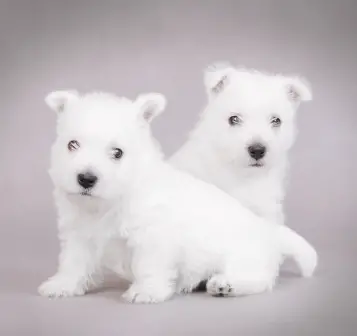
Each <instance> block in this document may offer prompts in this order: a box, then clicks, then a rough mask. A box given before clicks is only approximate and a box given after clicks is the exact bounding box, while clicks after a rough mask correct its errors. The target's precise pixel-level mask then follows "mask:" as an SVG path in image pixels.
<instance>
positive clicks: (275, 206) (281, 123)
mask: <svg viewBox="0 0 357 336" xmlns="http://www.w3.org/2000/svg"><path fill="white" fill-rule="evenodd" d="M205 86H206V89H207V92H208V98H209V101H208V104H207V106H206V108H205V110H204V111H203V113H202V115H201V117H200V120H199V122H198V124H197V125H196V127H195V128H194V129H193V131H192V132H191V134H190V136H189V139H188V141H187V142H186V143H185V144H184V145H183V146H182V147H181V148H180V149H179V150H178V151H177V152H176V153H175V154H174V155H173V156H172V157H171V159H170V161H171V163H172V164H173V165H175V166H176V167H178V168H180V169H182V170H186V171H188V172H190V173H191V174H193V175H194V176H196V177H199V178H201V179H203V180H205V181H207V182H210V183H213V184H215V185H216V186H218V187H219V188H221V189H223V190H224V191H226V192H228V193H229V194H230V195H232V196H233V197H235V198H236V199H238V200H239V201H240V202H241V203H242V204H243V205H245V206H247V207H249V208H250V209H251V210H252V211H254V213H256V214H258V215H260V216H262V217H264V218H266V219H268V220H271V221H272V222H274V223H280V224H283V223H284V215H283V209H282V201H283V199H284V194H285V185H284V182H285V177H286V171H287V166H288V158H287V153H288V150H289V149H290V147H291V146H292V144H293V142H294V139H295V136H296V125H295V112H296V110H297V108H298V106H299V104H300V102H301V101H307V100H311V99H312V95H311V91H310V88H309V86H308V85H307V83H306V82H305V81H304V80H303V79H301V78H298V77H285V76H281V75H269V74H264V73H261V72H258V71H255V70H247V69H237V68H234V67H232V66H231V65H229V64H224V63H222V64H214V65H212V66H210V67H209V68H208V69H207V70H206V72H205Z"/></svg>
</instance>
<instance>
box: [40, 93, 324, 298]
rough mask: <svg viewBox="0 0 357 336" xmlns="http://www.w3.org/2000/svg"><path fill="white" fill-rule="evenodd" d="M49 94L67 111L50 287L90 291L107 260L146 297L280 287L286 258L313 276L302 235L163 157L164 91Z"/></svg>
mask: <svg viewBox="0 0 357 336" xmlns="http://www.w3.org/2000/svg"><path fill="white" fill-rule="evenodd" d="M46 100H47V103H48V105H49V106H50V107H52V108H53V109H54V110H56V111H57V112H58V125H57V130H58V134H57V135H58V136H57V140H56V142H55V144H54V146H53V150H52V166H51V170H50V174H51V176H52V179H53V182H54V185H55V198H56V203H57V206H58V210H59V233H60V239H61V248H62V251H61V255H60V265H59V269H58V273H57V274H56V275H55V276H54V277H52V278H50V279H49V280H48V281H47V282H45V283H44V284H43V285H42V286H41V287H40V289H39V291H40V293H41V294H43V295H46V296H71V295H80V294H83V293H85V291H86V290H87V289H88V287H89V284H90V282H91V278H92V276H93V275H94V274H95V272H96V271H98V270H100V268H101V267H103V266H106V267H109V268H112V269H113V270H115V271H117V272H118V273H119V275H121V276H124V277H126V278H127V279H129V280H131V282H132V284H131V286H130V288H129V289H128V290H127V291H126V292H125V293H124V295H123V296H124V298H125V299H126V300H127V301H129V302H137V303H140V302H142V303H150V302H162V301H165V300H167V299H169V298H170V297H171V296H172V295H173V294H174V293H175V292H176V293H182V292H190V291H191V290H192V289H193V288H194V287H195V286H197V284H198V283H199V282H200V281H201V280H202V279H209V280H208V283H207V290H208V293H210V294H211V295H214V296H238V295H249V294H256V293H261V292H264V291H267V290H271V289H272V288H273V286H274V283H275V279H276V277H277V275H278V271H279V266H280V263H281V260H282V257H285V256H287V257H292V258H294V259H295V260H296V262H297V263H298V265H299V267H300V269H301V272H302V274H303V276H306V277H308V276H311V275H312V274H313V271H314V269H315V267H316V264H317V255H316V252H315V250H314V249H313V247H311V246H310V245H309V244H308V243H307V242H306V241H305V240H304V239H303V238H302V237H301V236H299V235H298V234H296V233H295V232H293V231H292V230H290V229H289V228H287V227H285V226H278V225H273V224H271V223H269V222H267V221H265V220H264V219H262V218H260V217H259V216H257V215H255V214H254V213H253V212H251V211H250V210H248V209H247V208H245V207H243V206H242V205H241V204H240V203H239V202H238V201H236V200H235V199H234V198H232V197H230V196H229V195H228V194H226V193H225V192H223V191H221V190H220V189H218V188H217V187H215V186H213V185H210V184H208V183H206V182H203V181H200V180H198V179H196V178H195V177H192V176H191V175H189V174H187V173H184V172H181V171H179V170H176V169H175V168H173V167H172V166H170V165H169V164H168V163H166V162H164V161H163V157H162V153H161V151H160V148H159V145H158V144H157V143H156V141H155V140H154V139H153V137H152V135H151V130H150V126H149V123H150V122H151V121H152V119H153V118H154V117H155V116H156V115H158V114H159V113H160V112H162V111H163V109H164V107H165V105H166V101H165V98H164V97H163V96H162V95H160V94H148V95H141V96H139V97H138V98H137V99H136V100H135V101H134V102H132V101H130V100H128V99H126V98H118V97H116V96H113V95H109V94H105V93H94V94H88V95H84V96H79V95H78V94H76V93H71V92H54V93H52V94H50V95H49V96H48V97H47V99H46Z"/></svg>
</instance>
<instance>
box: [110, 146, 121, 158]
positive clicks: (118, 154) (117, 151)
mask: <svg viewBox="0 0 357 336" xmlns="http://www.w3.org/2000/svg"><path fill="white" fill-rule="evenodd" d="M112 156H113V159H115V160H119V159H120V158H121V157H122V156H123V151H122V150H121V149H120V148H113V149H112Z"/></svg>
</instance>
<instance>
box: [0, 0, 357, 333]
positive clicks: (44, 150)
mask: <svg viewBox="0 0 357 336" xmlns="http://www.w3.org/2000/svg"><path fill="white" fill-rule="evenodd" d="M356 34H357V2H356V1H354V0H351V1H348V0H346V1H344V0H340V1H337V0H335V1H329V0H326V1H325V0H320V1H318V0H311V1H307V0H306V1H303V0H298V1H297V0H295V1H284V0H281V1H278V0H277V1H273V0H265V1H252V0H250V1H248V0H246V1H233V0H232V1H223V0H221V1H218V0H217V1H209V0H206V1H168V0H166V1H134V0H132V1H119V0H117V1H114V0H113V1H99V0H98V1H95V0H91V1H70V0H61V1H60V0H58V1H51V0H29V1H25V0H23V1H17V0H2V1H1V2H0V41H1V44H0V48H1V53H0V55H1V58H0V74H1V77H0V78H1V79H0V89H1V91H0V92H1V107H0V111H1V112H0V113H1V120H0V127H1V128H0V131H1V133H0V153H1V155H0V160H1V164H0V169H1V174H0V182H1V191H2V202H1V213H0V216H1V225H0V310H1V311H0V334H1V335H4V336H8V335H10V336H12V335H82V334H86V335H173V336H174V335H201V334H205V335H220V334H223V335H244V336H246V335H290V336H293V335H320V334H321V335H355V334H356V332H357V321H356V320H357V304H356V299H357V294H356V290H355V283H356V280H357V271H356V262H355V255H356V252H357V248H356V247H355V245H356V226H355V223H354V218H355V216H356V213H357V210H356V208H357V204H356V200H357V198H356V196H357V182H356V180H357V176H356V168H355V166H356V163H357V161H356V155H357V149H356V146H357V132H356V130H355V128H356V125H357V124H356V121H357V117H356V115H357V113H356V111H355V109H356V108H355V105H356V98H357V90H356V89H357V86H356V83H357V81H356V75H357V68H356V61H357V45H356V44H357V37H356ZM215 60H230V61H232V62H233V63H235V64H241V65H246V66H249V67H255V68H258V69H264V70H268V71H279V72H283V73H289V72H292V73H300V74H303V75H305V76H306V77H307V78H308V79H309V80H310V82H311V83H312V85H313V89H314V101H313V102H312V103H309V104H306V105H304V106H303V107H302V108H301V109H300V112H299V128H300V134H299V139H298V142H297V144H296V146H295V148H294V150H293V153H292V163H293V164H292V172H291V183H290V186H289V192H288V198H287V203H286V205H287V215H288V224H289V225H290V226H291V227H293V228H295V229H297V230H299V232H301V233H302V234H303V235H305V236H306V237H307V238H308V239H309V240H310V241H311V242H312V243H313V244H315V246H316V247H317V249H318V251H319V253H320V257H321V263H320V267H319V269H318V272H317V274H316V277H315V278H314V279H312V280H303V279H301V278H299V277H297V276H296V275H295V273H292V272H285V275H284V277H283V278H282V279H281V281H280V282H281V283H280V285H279V286H278V287H277V288H276V290H275V292H273V293H272V294H266V295H260V296H255V297H249V298H242V299H217V298H210V297H208V296H207V295H205V294H203V293H198V294H194V295H192V296H189V297H183V298H177V299H176V300H173V301H170V302H168V303H166V304H162V305H157V306H140V305H139V306H134V305H129V304H125V303H123V302H122V301H121V300H120V294H121V292H122V291H123V290H124V288H125V287H124V285H123V286H118V285H117V284H116V283H115V282H113V283H112V284H113V285H114V286H113V288H110V289H108V290H106V291H102V292H97V293H93V294H91V295H88V296H85V297H82V298H75V299H67V300H58V301H50V300H47V299H45V298H42V297H39V296H38V295H37V292H36V289H37V286H38V285H39V284H40V283H41V282H42V281H43V280H44V279H45V278H46V277H47V276H49V275H52V273H53V272H54V271H55V268H56V262H57V253H58V242H57V238H56V223H55V212H54V207H53V204H52V198H51V183H50V180H49V177H48V175H47V167H48V161H49V149H50V145H51V142H52V141H53V139H54V135H55V115H54V113H53V112H51V111H50V110H49V109H48V108H47V107H46V106H45V104H44V102H43V98H44V96H45V94H47V93H48V92H49V91H51V90H56V89H62V88H76V89H78V90H80V91H88V90H94V89H100V90H105V91H112V92H116V93H118V94H121V95H125V96H129V97H132V98H134V97H135V96H136V95H137V94H138V93H140V92H145V91H159V92H162V93H164V94H165V95H166V96H167V98H168V101H169V105H168V110H167V112H166V113H165V114H164V115H163V116H162V117H160V118H158V119H157V120H156V121H155V122H154V133H155V135H156V136H157V138H158V139H159V140H160V141H161V143H162V145H163V148H164V150H165V153H166V154H168V155H169V154H171V153H172V152H173V151H174V150H176V149H177V148H178V147H179V146H180V145H181V144H182V143H183V141H184V139H185V136H186V134H187V132H188V130H189V129H190V128H191V127H192V126H193V124H194V122H195V121H196V118H197V115H198V113H199V111H200V110H201V109H202V107H203V106H204V103H205V101H206V97H205V94H204V89H203V84H202V69H203V68H204V67H205V66H206V65H207V64H209V63H211V62H212V61H215ZM288 268H289V267H288Z"/></svg>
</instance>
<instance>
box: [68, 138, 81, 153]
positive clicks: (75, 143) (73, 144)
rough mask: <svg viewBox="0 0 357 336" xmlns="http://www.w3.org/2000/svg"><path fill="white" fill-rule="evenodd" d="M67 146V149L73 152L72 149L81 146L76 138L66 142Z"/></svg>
mask: <svg viewBox="0 0 357 336" xmlns="http://www.w3.org/2000/svg"><path fill="white" fill-rule="evenodd" d="M67 147H68V150H69V151H71V152H73V151H75V150H77V149H79V147H81V145H80V144H79V142H78V141H77V140H71V141H70V142H69V143H68V145H67Z"/></svg>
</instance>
